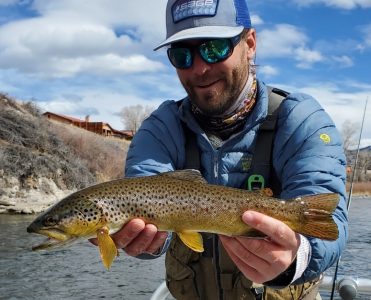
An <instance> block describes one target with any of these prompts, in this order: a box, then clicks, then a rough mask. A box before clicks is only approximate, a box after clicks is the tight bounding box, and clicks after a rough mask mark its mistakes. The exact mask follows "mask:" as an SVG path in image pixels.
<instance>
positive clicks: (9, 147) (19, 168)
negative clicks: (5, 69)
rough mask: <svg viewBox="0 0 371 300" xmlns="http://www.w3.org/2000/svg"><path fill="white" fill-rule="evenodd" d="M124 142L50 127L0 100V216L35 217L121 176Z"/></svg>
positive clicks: (32, 110)
mask: <svg viewBox="0 0 371 300" xmlns="http://www.w3.org/2000/svg"><path fill="white" fill-rule="evenodd" d="M128 145H129V144H128V142H126V141H123V140H119V139H114V138H106V137H103V136H99V135H97V134H94V133H91V132H88V131H86V130H83V129H79V128H77V127H73V126H70V125H63V124H59V123H54V122H50V121H48V120H47V119H45V118H44V117H42V115H41V112H40V109H39V108H38V107H37V106H36V105H35V104H34V103H32V102H27V103H24V102H20V101H17V100H15V99H12V98H11V97H9V96H7V95H4V94H0V213H4V212H19V213H34V212H40V211H42V210H44V209H45V208H46V207H48V206H49V205H50V204H52V203H54V202H56V201H57V200H59V199H60V198H62V197H64V196H66V195H67V194H69V193H71V192H72V191H74V190H77V189H81V188H84V187H86V186H89V185H91V184H93V183H97V182H101V181H105V180H110V179H114V178H119V177H121V176H122V174H123V169H124V161H125V156H126V152H127V149H128Z"/></svg>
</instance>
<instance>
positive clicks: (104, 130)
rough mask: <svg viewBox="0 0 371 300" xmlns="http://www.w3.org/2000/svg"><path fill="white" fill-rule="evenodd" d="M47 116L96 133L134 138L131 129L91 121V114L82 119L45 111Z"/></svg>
mask: <svg viewBox="0 0 371 300" xmlns="http://www.w3.org/2000/svg"><path fill="white" fill-rule="evenodd" d="M43 115H44V116H45V117H47V118H48V119H49V120H52V121H57V122H60V123H63V124H70V125H74V126H76V127H79V128H82V129H85V130H88V131H91V132H94V133H96V134H100V135H103V136H112V137H117V138H122V139H126V140H131V139H132V138H133V135H134V133H133V131H131V130H117V129H114V128H112V127H111V125H109V124H108V123H104V122H90V121H89V116H87V117H86V118H85V120H80V119H77V118H73V117H69V116H65V115H61V114H56V113H52V112H49V111H47V112H45V113H43Z"/></svg>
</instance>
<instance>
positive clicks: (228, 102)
mask: <svg viewBox="0 0 371 300" xmlns="http://www.w3.org/2000/svg"><path fill="white" fill-rule="evenodd" d="M247 76H248V66H247V64H246V65H239V66H236V67H235V68H234V69H233V70H232V71H231V72H229V73H225V72H224V73H219V74H218V77H217V78H216V77H215V76H214V77H213V76H211V75H210V74H209V73H206V74H204V75H202V76H194V77H192V78H191V79H188V80H185V81H184V82H182V85H183V87H184V89H185V90H186V92H187V94H188V97H189V99H190V101H191V102H192V104H193V105H195V106H196V107H198V108H199V109H200V110H201V111H202V113H203V114H204V115H206V116H209V117H216V116H223V115H224V114H225V112H227V111H228V110H229V108H230V107H232V106H233V104H234V103H235V102H236V101H237V99H238V96H239V95H240V93H241V91H242V89H243V87H244V86H245V84H246V81H247ZM210 82H212V83H214V84H213V85H212V86H211V88H209V89H206V90H205V91H202V92H201V91H200V90H199V89H198V88H197V86H199V85H202V84H203V83H205V84H206V83H210Z"/></svg>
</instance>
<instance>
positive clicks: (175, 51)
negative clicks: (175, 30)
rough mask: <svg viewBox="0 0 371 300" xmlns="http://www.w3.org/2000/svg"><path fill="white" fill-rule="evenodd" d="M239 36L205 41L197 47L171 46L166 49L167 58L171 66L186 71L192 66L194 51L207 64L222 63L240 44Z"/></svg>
mask: <svg viewBox="0 0 371 300" xmlns="http://www.w3.org/2000/svg"><path fill="white" fill-rule="evenodd" d="M240 40H241V36H240V35H238V36H235V37H233V38H229V39H227V38H222V39H214V40H207V41H205V42H203V43H201V44H199V45H197V46H193V47H192V46H187V47H184V46H177V45H172V46H171V48H168V49H167V56H168V57H169V60H170V62H171V64H172V65H173V66H174V67H175V68H177V69H188V68H190V67H191V66H192V64H193V59H194V55H195V51H197V52H198V54H200V56H201V58H202V59H203V60H204V61H205V62H206V63H208V64H215V63H218V62H222V61H223V60H226V59H227V58H228V57H230V56H231V55H232V53H233V49H234V47H236V45H237V44H238V43H239V42H240Z"/></svg>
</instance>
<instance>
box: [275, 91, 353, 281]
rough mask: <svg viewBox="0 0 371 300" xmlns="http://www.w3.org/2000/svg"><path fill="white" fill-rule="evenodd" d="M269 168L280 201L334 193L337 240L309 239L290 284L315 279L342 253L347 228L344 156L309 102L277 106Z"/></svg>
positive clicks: (300, 98)
mask: <svg viewBox="0 0 371 300" xmlns="http://www.w3.org/2000/svg"><path fill="white" fill-rule="evenodd" d="M273 151H274V152H273V159H274V162H273V164H274V167H275V170H276V172H277V175H278V177H279V179H280V180H281V183H282V193H281V198H283V199H290V198H294V197H296V196H300V195H308V194H317V193H326V192H331V193H338V194H340V201H339V204H338V207H337V208H336V210H335V212H334V220H335V222H336V223H337V225H338V229H339V238H338V239H337V240H336V241H324V240H320V239H316V238H309V242H310V244H311V247H312V252H311V257H310V262H309V265H308V267H307V269H306V270H305V272H304V273H303V275H302V277H301V278H299V279H298V280H297V281H296V282H295V283H301V282H304V281H307V280H310V279H313V278H315V277H317V276H318V275H319V274H321V273H322V272H323V271H325V270H326V269H327V268H328V267H330V266H331V265H332V264H333V263H334V262H336V260H337V259H338V258H339V256H340V254H341V252H342V250H343V249H344V248H345V244H346V240H347V235H348V227H347V224H348V223H347V210H346V201H345V199H346V195H345V193H346V192H345V180H346V178H345V163H346V161H345V155H344V151H343V147H342V141H341V137H340V134H339V132H338V131H337V129H336V128H335V125H334V123H333V122H332V120H331V118H330V117H329V116H328V115H327V113H326V112H325V111H324V110H323V108H322V107H321V106H320V105H319V104H318V102H317V101H316V100H314V99H313V98H312V97H310V96H307V95H304V94H292V95H290V96H289V97H288V98H287V99H286V100H284V102H283V103H282V105H281V107H280V111H279V119H278V131H277V134H276V139H275V144H274V150H273Z"/></svg>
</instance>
